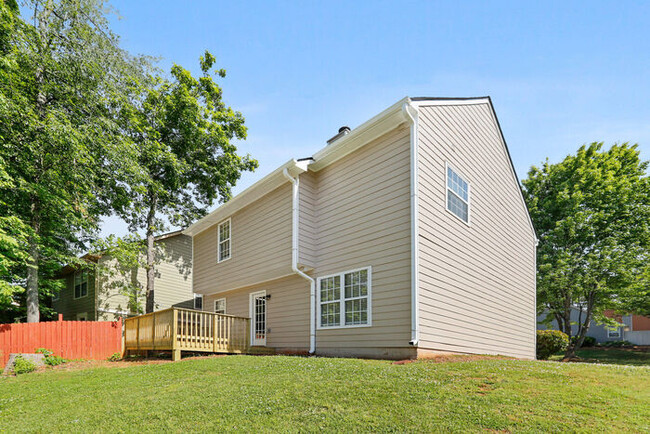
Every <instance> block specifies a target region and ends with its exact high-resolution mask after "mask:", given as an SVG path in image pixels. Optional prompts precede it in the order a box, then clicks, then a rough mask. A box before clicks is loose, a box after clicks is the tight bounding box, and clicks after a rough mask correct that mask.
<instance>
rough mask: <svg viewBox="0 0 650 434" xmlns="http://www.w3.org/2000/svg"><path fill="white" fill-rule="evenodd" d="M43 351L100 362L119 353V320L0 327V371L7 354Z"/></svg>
mask: <svg viewBox="0 0 650 434" xmlns="http://www.w3.org/2000/svg"><path fill="white" fill-rule="evenodd" d="M37 348H47V349H48V350H51V351H53V352H54V354H56V355H57V356H61V357H63V358H64V359H94V360H101V359H105V358H107V357H109V356H111V355H112V354H113V353H122V320H121V319H120V320H119V321H63V320H62V316H61V315H59V321H52V322H39V323H21V324H0V371H1V370H2V369H3V368H4V365H5V363H7V360H8V359H9V354H10V353H33V352H34V351H35V350H36V349H37Z"/></svg>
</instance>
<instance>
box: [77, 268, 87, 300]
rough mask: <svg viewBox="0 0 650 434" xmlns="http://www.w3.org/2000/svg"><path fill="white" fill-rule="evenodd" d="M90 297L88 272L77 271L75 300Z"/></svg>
mask: <svg viewBox="0 0 650 434" xmlns="http://www.w3.org/2000/svg"><path fill="white" fill-rule="evenodd" d="M87 295H88V272H87V271H77V272H76V273H74V298H75V299H76V298H82V297H85V296H87Z"/></svg>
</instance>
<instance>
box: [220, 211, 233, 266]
mask: <svg viewBox="0 0 650 434" xmlns="http://www.w3.org/2000/svg"><path fill="white" fill-rule="evenodd" d="M218 233H219V247H218V250H219V252H218V253H219V259H218V261H219V262H221V261H225V260H226V259H229V258H230V220H226V221H225V222H222V223H220V224H219V228H218Z"/></svg>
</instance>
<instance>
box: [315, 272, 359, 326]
mask: <svg viewBox="0 0 650 434" xmlns="http://www.w3.org/2000/svg"><path fill="white" fill-rule="evenodd" d="M371 286H372V285H371V268H370V267H368V268H362V269H359V270H352V271H346V272H343V273H339V274H334V275H331V276H325V277H321V278H319V279H318V293H319V295H318V297H319V302H318V311H319V314H318V326H319V328H340V327H359V326H367V325H370V324H371V303H370V297H371V296H370V294H371Z"/></svg>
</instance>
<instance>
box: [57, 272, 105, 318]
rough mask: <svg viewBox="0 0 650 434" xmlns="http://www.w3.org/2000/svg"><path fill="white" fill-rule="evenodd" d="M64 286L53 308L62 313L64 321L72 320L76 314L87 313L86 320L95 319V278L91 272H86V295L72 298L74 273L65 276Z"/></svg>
mask: <svg viewBox="0 0 650 434" xmlns="http://www.w3.org/2000/svg"><path fill="white" fill-rule="evenodd" d="M64 279H65V288H64V289H62V290H61V292H60V294H59V299H58V300H56V301H55V302H54V303H53V304H54V310H55V311H56V312H57V313H60V314H63V319H64V320H66V321H74V320H76V319H77V314H79V313H84V312H85V313H87V314H88V317H87V318H88V320H89V321H92V320H94V319H95V279H94V276H93V274H92V273H88V295H86V296H85V297H81V298H78V299H75V298H74V273H70V274H68V275H67V276H66V277H65V278H64Z"/></svg>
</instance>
